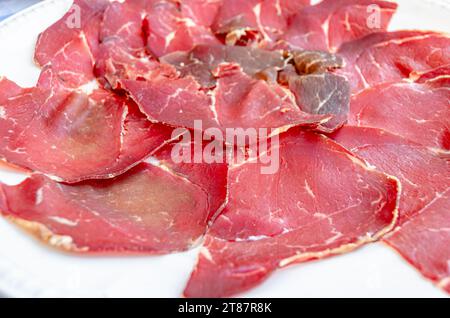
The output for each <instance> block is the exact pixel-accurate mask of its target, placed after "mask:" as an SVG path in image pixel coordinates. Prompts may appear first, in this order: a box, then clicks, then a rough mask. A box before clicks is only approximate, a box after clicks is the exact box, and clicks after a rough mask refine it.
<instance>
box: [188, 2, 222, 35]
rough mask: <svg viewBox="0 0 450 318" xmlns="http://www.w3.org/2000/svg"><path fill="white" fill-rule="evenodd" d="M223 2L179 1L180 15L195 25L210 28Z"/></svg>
mask: <svg viewBox="0 0 450 318" xmlns="http://www.w3.org/2000/svg"><path fill="white" fill-rule="evenodd" d="M222 2H223V0H206V1H205V0H183V1H180V10H181V15H182V16H183V17H185V18H189V19H191V20H192V21H193V22H194V23H195V24H197V25H202V26H204V27H207V28H209V27H211V25H212V24H213V23H214V21H215V19H216V17H217V14H218V13H219V10H220V7H221V6H222Z"/></svg>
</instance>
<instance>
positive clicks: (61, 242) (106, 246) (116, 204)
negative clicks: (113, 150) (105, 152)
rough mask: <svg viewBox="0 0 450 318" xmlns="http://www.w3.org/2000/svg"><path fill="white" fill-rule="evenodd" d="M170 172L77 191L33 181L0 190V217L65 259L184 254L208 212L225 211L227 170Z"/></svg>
mask: <svg viewBox="0 0 450 318" xmlns="http://www.w3.org/2000/svg"><path fill="white" fill-rule="evenodd" d="M172 168H173V167H170V166H163V165H158V166H155V165H152V164H149V163H141V164H140V165H138V166H136V167H135V168H133V169H131V170H130V171H128V172H127V173H125V174H123V175H121V176H119V177H116V178H114V179H108V180H96V181H85V182H82V183H78V184H76V185H67V184H61V183H57V182H54V181H52V180H51V179H49V178H47V177H44V176H41V175H34V176H32V177H31V178H30V179H27V180H26V181H25V182H23V183H22V184H20V185H18V186H13V187H10V186H6V185H0V211H1V212H2V213H3V214H4V216H5V217H6V218H8V219H10V220H11V221H13V222H14V223H16V224H18V225H19V226H20V227H23V228H24V229H26V230H28V231H31V232H32V234H34V235H35V236H37V237H38V238H39V239H41V240H43V241H45V242H46V243H48V244H49V245H51V246H53V247H57V248H60V249H63V250H66V251H70V252H82V253H113V254H121V253H122V254H123V253H145V254H165V253H172V252H177V251H184V250H187V249H189V248H192V247H194V246H195V245H196V244H197V242H198V240H199V238H201V237H202V236H203V235H204V233H205V231H206V228H207V226H208V222H209V220H210V217H211V215H214V213H215V211H213V209H214V208H215V207H217V206H219V205H220V204H223V201H224V200H225V197H226V170H227V166H226V165H220V166H219V165H218V166H211V167H207V169H205V170H204V171H203V172H202V173H201V176H200V173H199V172H200V170H198V169H200V168H198V169H194V170H192V171H189V169H187V168H186V167H185V168H182V169H180V170H182V171H183V174H179V173H178V171H176V170H177V169H175V170H172ZM203 176H204V177H203ZM206 176H207V177H206ZM219 188H221V189H222V190H221V191H220V190H219ZM210 189H217V191H216V192H214V191H211V192H209V190H210Z"/></svg>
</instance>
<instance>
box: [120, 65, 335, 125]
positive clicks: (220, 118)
mask: <svg viewBox="0 0 450 318" xmlns="http://www.w3.org/2000/svg"><path fill="white" fill-rule="evenodd" d="M216 76H217V77H218V78H219V79H218V85H217V88H216V89H215V90H213V91H211V92H209V93H205V92H204V91H202V90H201V89H200V86H199V85H198V83H197V82H196V81H194V80H193V79H192V78H191V77H186V78H181V79H174V80H168V79H166V78H158V79H154V80H152V81H147V82H143V81H130V80H126V81H122V86H123V87H124V89H125V90H127V91H128V92H129V93H130V95H131V97H132V98H133V99H134V100H135V101H136V102H137V103H138V105H139V106H140V108H141V110H142V112H144V113H145V114H147V115H148V117H149V119H150V120H151V121H155V122H163V123H166V124H169V125H173V126H178V127H180V126H181V127H186V128H195V127H194V120H201V121H202V124H203V128H204V129H205V130H206V129H207V128H212V127H214V128H221V129H222V130H225V128H247V127H250V128H274V129H277V130H278V131H279V132H282V131H285V130H287V129H289V128H291V127H294V126H298V125H303V126H310V127H315V126H317V125H318V124H320V123H324V122H326V121H327V120H328V119H329V118H330V116H324V115H309V114H306V113H304V112H302V111H301V110H300V109H299V108H298V106H297V105H296V104H295V101H294V100H293V96H292V95H291V94H290V92H289V91H287V90H285V89H283V88H282V87H281V86H278V85H273V86H272V85H269V84H268V83H267V82H265V81H263V80H254V79H252V78H250V77H249V76H248V75H246V74H244V73H243V72H242V70H241V69H240V68H239V67H237V66H233V65H223V66H222V67H220V68H219V69H218V70H217V73H216Z"/></svg>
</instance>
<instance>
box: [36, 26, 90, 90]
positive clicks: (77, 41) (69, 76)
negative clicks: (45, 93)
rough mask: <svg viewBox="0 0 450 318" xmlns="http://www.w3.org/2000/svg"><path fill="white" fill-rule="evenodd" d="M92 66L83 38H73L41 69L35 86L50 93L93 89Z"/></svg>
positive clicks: (86, 44)
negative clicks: (50, 91)
mask: <svg viewBox="0 0 450 318" xmlns="http://www.w3.org/2000/svg"><path fill="white" fill-rule="evenodd" d="M94 64H95V61H94V57H93V56H92V55H91V51H90V48H89V45H88V43H87V42H86V39H85V37H84V36H83V35H81V36H78V37H75V38H74V39H73V40H72V41H71V42H69V43H68V44H67V45H65V46H64V48H62V49H61V50H60V51H59V52H58V53H56V55H55V56H53V58H52V60H51V62H50V63H49V64H47V65H45V66H44V67H43V68H42V71H41V74H40V76H39V80H38V84H37V86H38V87H40V88H42V89H48V90H52V91H61V90H68V91H70V90H73V89H81V90H83V86H85V88H86V89H88V90H89V87H94V88H95V87H97V86H98V83H97V80H96V77H95V75H94Z"/></svg>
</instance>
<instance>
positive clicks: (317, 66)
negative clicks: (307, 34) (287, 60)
mask: <svg viewBox="0 0 450 318" xmlns="http://www.w3.org/2000/svg"><path fill="white" fill-rule="evenodd" d="M292 56H293V61H294V65H295V68H296V69H297V72H298V73H299V74H301V75H305V74H314V73H324V72H327V71H333V70H336V69H340V68H343V67H344V66H345V62H344V59H343V58H342V57H340V56H338V55H336V54H332V53H328V52H324V51H294V52H293V53H292Z"/></svg>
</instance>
